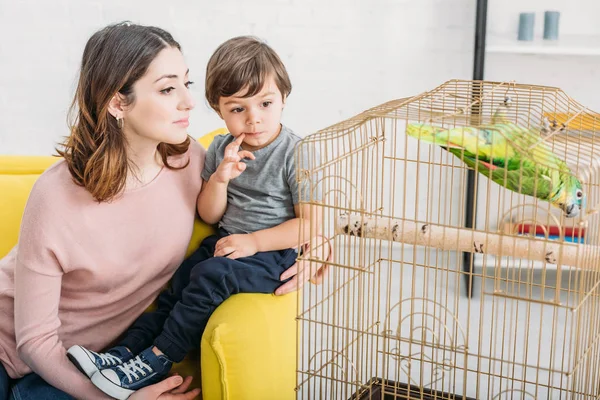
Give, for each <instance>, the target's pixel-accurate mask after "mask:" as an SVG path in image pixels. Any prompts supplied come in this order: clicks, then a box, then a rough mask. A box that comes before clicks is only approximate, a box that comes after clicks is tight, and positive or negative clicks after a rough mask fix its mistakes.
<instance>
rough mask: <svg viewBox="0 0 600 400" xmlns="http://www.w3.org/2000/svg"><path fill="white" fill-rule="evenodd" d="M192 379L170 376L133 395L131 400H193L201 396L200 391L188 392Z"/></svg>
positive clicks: (189, 377)
mask: <svg viewBox="0 0 600 400" xmlns="http://www.w3.org/2000/svg"><path fill="white" fill-rule="evenodd" d="M191 383H192V377H191V376H188V377H186V378H185V379H183V378H182V377H181V376H179V375H173V376H170V377H168V378H166V379H164V380H162V381H160V382H158V383H155V384H154V385H151V386H146V387H145V388H143V389H140V390H138V391H136V392H135V393H133V394H132V395H131V396H130V397H129V399H130V400H192V399H195V398H196V397H197V396H198V395H199V394H200V389H194V390H190V391H188V388H189V387H190V384H191Z"/></svg>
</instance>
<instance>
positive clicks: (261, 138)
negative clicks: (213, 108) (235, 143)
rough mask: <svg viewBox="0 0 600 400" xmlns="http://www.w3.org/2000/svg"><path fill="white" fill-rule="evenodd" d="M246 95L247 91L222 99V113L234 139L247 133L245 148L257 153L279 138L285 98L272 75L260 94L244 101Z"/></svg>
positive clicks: (220, 99) (243, 90) (220, 107)
mask: <svg viewBox="0 0 600 400" xmlns="http://www.w3.org/2000/svg"><path fill="white" fill-rule="evenodd" d="M245 93H246V89H242V90H240V91H239V92H238V93H236V94H234V95H233V96H230V97H221V98H219V110H220V113H219V114H220V116H221V118H223V121H225V125H227V129H228V130H229V132H230V133H231V134H232V135H233V136H234V137H236V138H237V137H238V136H240V135H241V134H242V133H243V134H245V137H244V142H243V143H244V148H245V149H246V150H251V151H253V150H258V149H261V148H263V147H265V146H267V145H268V144H269V143H271V142H272V141H273V140H274V139H275V138H276V137H277V135H279V131H280V130H281V113H282V112H283V108H284V106H285V99H283V96H282V95H281V92H280V91H279V89H278V88H277V85H276V84H275V80H274V79H273V77H272V76H270V77H268V78H267V79H266V80H265V84H264V86H263V88H262V89H261V91H260V92H259V93H257V94H256V95H254V96H252V97H248V98H243V97H242V96H243V95H244V94H245Z"/></svg>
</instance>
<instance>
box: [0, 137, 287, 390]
mask: <svg viewBox="0 0 600 400" xmlns="http://www.w3.org/2000/svg"><path fill="white" fill-rule="evenodd" d="M221 133H224V130H222V129H220V130H217V131H214V132H211V133H209V134H207V135H205V136H203V137H201V138H200V139H198V141H199V142H200V143H201V144H202V145H203V146H204V147H205V148H208V146H209V144H210V143H211V141H212V139H213V138H214V136H215V135H217V134H221ZM58 160H59V159H58V158H56V157H44V156H2V155H0V258H1V257H3V256H5V255H6V254H7V253H8V252H9V250H10V249H11V248H12V247H13V246H14V245H15V244H16V243H17V239H18V233H19V226H20V222H21V217H22V215H23V210H24V208H25V203H26V201H27V197H28V196H29V192H30V190H31V188H32V186H33V184H34V182H35V180H36V179H37V178H38V176H39V175H40V174H41V173H42V172H43V171H44V170H45V169H46V168H48V167H49V166H50V165H52V164H53V163H55V162H56V161H58ZM211 232H212V228H211V227H209V226H207V225H206V224H204V223H202V222H201V221H200V220H197V221H196V223H195V227H194V233H193V235H192V239H191V241H190V245H189V248H188V254H189V253H190V252H191V251H193V250H194V249H195V248H197V247H198V245H199V243H200V241H201V240H202V239H203V238H204V237H206V236H207V235H208V234H210V233H211ZM295 312H296V295H294V294H289V295H286V296H282V297H277V296H274V295H264V294H238V295H235V296H232V297H231V298H230V299H228V300H227V301H225V302H224V303H223V304H222V305H221V306H219V307H218V308H217V310H216V311H215V312H214V313H213V315H212V316H211V318H210V320H209V322H208V326H207V328H206V330H205V332H204V335H203V337H202V342H201V346H200V347H201V351H200V354H201V356H200V358H201V368H200V369H199V368H198V363H197V360H198V356H197V355H196V354H191V355H190V356H189V357H188V358H187V359H186V360H185V361H184V362H183V363H181V364H179V365H177V366H176V370H177V372H179V373H181V374H182V375H190V374H192V375H195V376H196V377H197V376H198V375H199V374H198V373H199V370H201V371H202V374H201V376H202V398H203V399H204V400H217V399H219V400H225V399H229V400H255V399H256V400H271V399H273V400H285V399H292V398H294V397H295V392H294V387H295V385H296V322H295V320H294V315H295ZM196 380H198V378H196ZM196 385H197V382H196Z"/></svg>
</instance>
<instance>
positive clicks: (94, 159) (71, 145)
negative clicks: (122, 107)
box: [56, 22, 190, 202]
mask: <svg viewBox="0 0 600 400" xmlns="http://www.w3.org/2000/svg"><path fill="white" fill-rule="evenodd" d="M168 47H174V48H177V49H179V50H181V47H180V45H179V43H177V42H176V41H175V40H174V39H173V37H172V36H171V35H170V34H169V33H168V32H166V31H164V30H162V29H160V28H156V27H152V26H142V25H135V24H130V23H127V22H122V23H119V24H115V25H109V26H107V27H105V28H103V29H101V30H100V31H98V32H96V33H94V34H93V35H92V37H91V38H90V39H89V40H88V42H87V44H86V46H85V49H84V51H83V58H82V61H81V71H80V74H79V83H78V85H77V90H76V92H75V97H74V99H73V103H72V104H71V109H70V112H69V119H70V121H69V125H70V127H71V134H70V135H69V136H68V137H67V138H66V139H65V141H64V142H63V143H62V144H61V147H62V149H60V148H57V149H56V150H57V152H58V154H59V155H60V156H62V157H64V159H65V161H66V162H67V165H68V167H69V171H70V172H71V175H72V177H73V180H74V181H75V183H76V184H78V185H80V186H83V187H84V188H85V189H86V190H87V191H88V192H90V193H91V194H92V196H93V197H94V199H96V200H97V201H98V202H103V201H110V200H112V199H113V198H115V197H116V196H117V195H118V194H120V193H121V192H122V191H123V190H124V189H125V182H126V180H127V174H128V171H129V170H130V169H131V165H130V162H129V160H128V158H127V141H126V139H125V135H124V134H123V132H122V131H121V129H120V128H119V126H118V124H117V121H116V119H115V118H113V117H112V115H110V113H109V112H108V105H109V102H110V100H111V99H112V97H113V96H114V95H115V94H116V93H120V94H121V95H122V97H123V98H124V99H125V104H126V105H130V104H133V102H134V101H135V97H134V93H133V84H134V83H135V82H136V81H137V80H138V79H140V78H141V77H142V76H143V75H144V74H145V73H146V71H147V70H148V66H149V65H150V63H151V62H152V61H153V60H154V59H155V58H156V56H157V55H158V53H160V51H161V50H163V49H165V48H168ZM189 144H190V138H189V137H188V138H187V139H186V140H185V141H184V142H183V143H180V144H176V145H174V144H167V143H160V144H159V145H158V152H159V154H160V156H161V158H162V161H163V163H164V165H165V166H166V167H167V168H170V169H180V168H185V167H186V166H187V163H186V164H185V165H183V166H182V167H174V166H171V165H169V163H168V157H170V156H174V155H180V154H184V153H185V152H186V151H187V150H188V147H189Z"/></svg>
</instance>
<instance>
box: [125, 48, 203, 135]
mask: <svg viewBox="0 0 600 400" xmlns="http://www.w3.org/2000/svg"><path fill="white" fill-rule="evenodd" d="M191 83H192V82H190V81H189V80H188V67H187V65H186V63H185V61H184V59H183V55H182V54H181V52H180V51H179V50H178V49H177V48H174V47H168V48H165V49H164V50H162V51H161V52H160V53H158V55H157V56H156V58H155V59H154V60H153V61H152V63H150V66H149V67H148V70H147V71H146V74H144V76H142V77H141V78H140V79H139V80H138V81H137V82H135V83H134V84H133V93H134V96H135V100H134V101H133V103H132V104H130V105H128V106H127V107H125V108H124V110H123V119H124V121H123V131H124V133H125V135H126V136H127V137H128V139H129V141H130V142H132V141H135V142H138V141H140V140H144V139H146V140H149V141H153V142H157V144H158V143H160V142H164V143H169V144H178V143H182V142H183V141H185V139H186V137H187V127H188V125H189V120H188V119H189V117H190V110H192V109H193V108H194V105H195V104H194V100H193V99H192V96H191V94H190V92H189V85H190V84H191Z"/></svg>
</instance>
